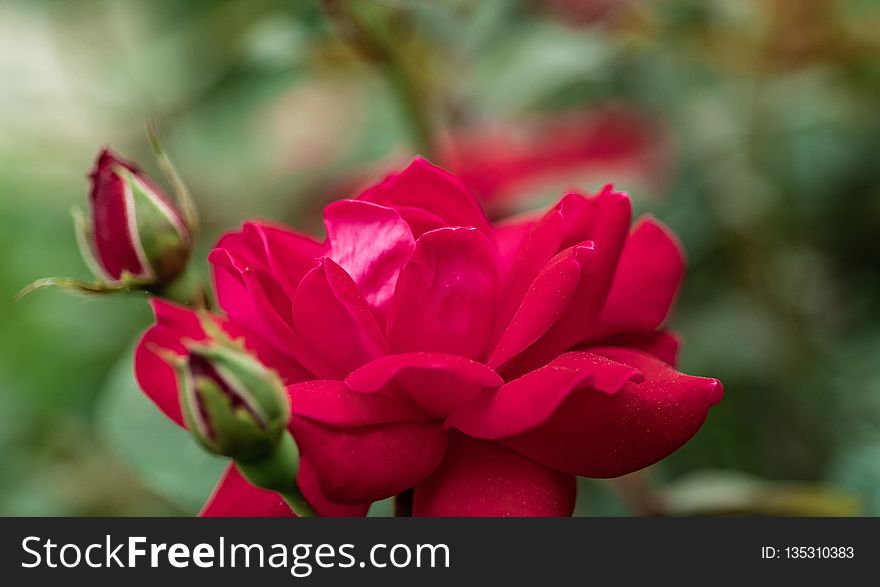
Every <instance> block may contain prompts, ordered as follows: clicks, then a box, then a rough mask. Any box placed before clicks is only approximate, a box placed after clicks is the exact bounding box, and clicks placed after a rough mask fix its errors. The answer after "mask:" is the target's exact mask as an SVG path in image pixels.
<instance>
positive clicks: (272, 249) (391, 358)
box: [136, 159, 722, 516]
mask: <svg viewBox="0 0 880 587" xmlns="http://www.w3.org/2000/svg"><path fill="white" fill-rule="evenodd" d="M630 220H631V206H630V202H629V199H628V198H627V196H626V195H624V194H620V193H616V192H614V191H613V190H611V189H610V188H606V189H604V190H603V191H602V192H601V193H599V194H597V195H595V196H592V197H585V196H581V195H577V194H570V195H568V196H566V197H565V198H563V199H562V200H561V201H560V202H559V203H558V204H557V205H556V206H555V207H553V208H552V209H551V210H549V211H548V212H546V213H545V214H543V215H541V216H537V217H534V218H532V219H529V220H524V221H517V222H512V223H507V224H503V225H498V226H493V225H492V224H490V223H489V221H488V220H487V219H486V216H485V215H484V213H483V211H482V210H481V209H480V207H479V205H478V204H477V202H476V200H475V199H474V198H473V196H472V195H471V194H470V193H469V192H468V191H467V190H466V189H465V188H464V187H463V184H462V183H461V182H459V181H458V180H457V179H456V178H455V177H453V176H452V175H450V174H448V173H446V172H444V171H443V170H441V169H439V168H437V167H434V166H432V165H431V164H429V163H427V162H426V161H424V160H422V159H417V160H416V161H415V162H413V163H412V164H411V165H410V166H409V167H408V168H407V169H406V170H404V171H403V172H401V173H399V174H397V175H393V176H390V177H388V178H387V179H385V180H384V181H383V182H381V183H379V184H378V185H376V186H374V187H372V188H370V189H368V190H366V191H365V192H363V193H362V194H361V195H360V196H359V197H358V198H357V199H355V200H341V201H338V202H335V203H333V204H331V205H329V206H328V207H327V208H326V210H325V225H326V228H327V238H326V240H325V241H324V242H323V243H320V242H318V241H315V240H312V239H310V238H308V237H306V236H302V235H299V234H296V233H294V232H291V231H288V230H286V229H283V228H279V227H274V226H269V225H267V224H262V223H248V224H246V225H245V226H244V228H243V229H242V230H241V231H240V232H236V233H230V234H227V235H226V236H224V237H223V238H222V239H221V240H220V242H219V243H218V245H217V247H216V248H215V250H214V251H213V252H212V253H211V256H210V259H211V262H212V263H213V266H214V276H215V286H216V289H217V296H218V299H219V302H220V305H221V306H222V308H223V309H224V310H225V312H226V315H227V318H226V321H225V322H224V328H226V329H227V330H228V331H230V332H231V333H233V334H235V335H237V336H243V337H244V338H245V340H246V343H247V344H248V346H249V347H250V348H251V350H253V351H254V352H255V353H256V354H257V355H258V356H259V358H260V359H261V360H262V361H263V362H265V363H266V364H267V365H269V366H271V367H274V368H275V369H276V370H277V371H278V372H279V373H280V374H281V376H282V378H283V379H284V380H285V382H286V383H287V384H288V387H287V389H288V392H289V395H290V398H291V406H292V414H293V417H292V419H291V425H290V426H291V432H292V433H293V435H294V437H295V438H296V440H297V443H298V445H299V447H300V451H301V454H302V458H301V464H300V472H299V476H300V479H299V482H300V487H301V489H302V491H303V493H304V494H305V495H306V497H307V498H308V499H309V500H311V501H312V503H313V505H314V506H315V507H316V509H318V511H319V513H321V514H323V515H334V514H349V515H353V514H356V513H362V512H363V511H364V510H365V507H366V504H369V503H370V502H372V501H375V500H379V499H383V498H386V497H390V496H393V495H396V494H399V493H401V492H403V491H406V490H408V489H410V488H414V497H413V499H414V505H413V511H414V514H415V515H428V516H448V515H488V516H503V515H514V516H549V515H570V514H571V512H572V509H573V507H574V499H575V476H576V475H582V476H589V477H610V476H617V475H622V474H625V473H629V472H632V471H635V470H637V469H640V468H642V467H645V466H647V465H650V464H652V463H654V462H656V461H658V460H660V459H662V458H664V457H665V456H667V455H669V454H670V453H672V452H673V451H675V450H676V449H678V448H679V447H680V446H681V445H683V444H684V443H685V442H686V441H687V440H688V439H689V438H690V437H691V436H693V434H694V433H695V432H696V431H697V430H698V429H699V428H700V426H701V425H702V423H703V421H704V419H705V418H706V414H707V411H708V409H709V407H710V406H712V405H713V404H715V403H716V402H717V401H718V400H719V399H720V398H721V394H722V388H721V385H720V383H719V382H718V381H717V380H715V379H704V378H699V377H691V376H688V375H683V374H681V373H678V372H677V371H675V369H674V368H673V366H672V365H673V364H674V362H675V354H676V350H677V342H676V340H675V339H674V338H673V337H672V336H671V335H669V334H667V333H666V332H664V331H662V330H660V327H661V326H662V323H663V321H664V320H665V318H666V316H667V314H668V312H669V309H670V306H671V304H672V302H673V299H674V297H675V294H676V291H677V289H678V284H679V281H680V280H681V277H682V273H683V268H684V263H683V258H682V253H681V249H680V247H679V245H678V244H677V243H676V241H675V240H674V238H673V237H672V236H671V235H670V234H669V233H668V232H667V230H666V229H665V228H664V227H663V226H662V225H660V224H659V223H658V222H656V221H655V220H653V219H651V218H644V219H642V220H640V221H638V222H637V223H636V225H635V227H633V228H632V229H631V228H630ZM155 309H156V315H157V324H156V325H155V326H153V327H152V328H151V329H150V330H149V331H148V332H147V333H146V334H145V336H144V339H143V341H142V343H141V345H140V347H139V349H138V352H137V357H136V370H137V376H138V380H139V382H140V384H141V386H142V387H143V389H144V390H145V391H146V392H147V394H148V395H149V396H150V397H151V398H152V399H153V401H154V402H156V404H157V405H158V406H159V407H160V408H161V409H162V410H163V411H164V412H165V413H166V414H168V415H169V416H170V417H171V418H173V419H174V420H176V421H177V422H178V423H180V422H181V418H180V407H179V405H178V400H177V397H178V393H177V389H176V384H175V378H174V373H173V371H172V369H171V368H170V367H168V366H167V365H166V364H165V363H164V361H163V360H162V359H161V358H160V357H159V356H158V355H157V354H156V353H155V349H156V347H157V346H159V347H164V348H167V349H170V350H172V351H174V352H178V353H183V352H184V350H183V346H182V344H181V342H180V341H181V339H183V338H190V339H198V338H200V337H202V338H203V337H204V333H203V332H202V331H201V329H200V327H199V323H198V319H197V318H195V317H194V316H193V315H192V314H191V313H189V311H187V310H184V309H182V308H177V307H173V306H170V305H168V304H167V303H164V302H157V303H156V304H155ZM338 504H349V505H348V506H341V505H338ZM286 512H287V510H286V506H283V504H281V503H280V499H279V498H277V497H275V496H274V495H273V494H271V493H268V492H263V491H260V490H257V489H254V488H251V487H250V486H248V485H247V483H246V482H244V481H243V480H242V479H241V478H240V477H238V476H237V475H236V474H235V473H234V471H232V472H230V474H229V475H228V476H227V477H226V479H225V480H224V481H223V482H222V483H221V485H220V486H219V487H218V490H217V492H216V493H215V495H214V497H213V499H212V501H211V502H210V503H209V505H208V507H207V509H206V511H205V513H208V514H227V515H229V514H242V515H248V514H254V515H273V514H281V513H286Z"/></svg>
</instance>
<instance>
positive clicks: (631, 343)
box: [597, 330, 681, 367]
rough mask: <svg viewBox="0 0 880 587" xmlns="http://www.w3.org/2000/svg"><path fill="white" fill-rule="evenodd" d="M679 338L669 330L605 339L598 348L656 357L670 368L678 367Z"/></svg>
mask: <svg viewBox="0 0 880 587" xmlns="http://www.w3.org/2000/svg"><path fill="white" fill-rule="evenodd" d="M680 344H681V343H680V342H679V340H678V337H677V336H676V335H675V334H674V333H672V332H669V331H668V330H661V331H659V332H650V333H647V334H624V335H621V336H614V337H611V338H607V339H604V340H603V341H602V342H601V343H598V344H597V346H603V347H604V346H619V347H626V348H630V349H635V350H637V351H642V352H643V353H648V354H649V355H654V356H655V357H657V358H658V359H660V360H661V361H663V362H664V363H666V364H667V365H669V366H670V367H675V366H676V365H678V348H679V346H680Z"/></svg>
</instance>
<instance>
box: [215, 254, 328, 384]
mask: <svg viewBox="0 0 880 587" xmlns="http://www.w3.org/2000/svg"><path fill="white" fill-rule="evenodd" d="M208 260H209V261H211V263H212V265H213V267H214V284H215V289H216V291H217V300H218V302H219V303H220V307H222V308H223V309H224V310H225V311H226V314H227V315H228V316H229V319H230V321H231V322H233V323H234V324H237V325H242V326H243V328H245V329H247V331H248V332H254V333H256V334H257V335H258V336H259V337H261V338H262V339H263V340H266V341H267V342H268V343H270V344H272V345H273V346H274V347H275V348H276V349H277V351H278V352H280V353H283V354H285V355H288V356H290V357H292V360H294V361H295V362H296V363H298V364H300V365H302V366H303V367H304V368H306V369H308V371H309V372H311V373H313V374H314V375H315V376H317V377H333V376H334V375H335V370H334V369H332V368H331V367H330V366H329V365H327V363H326V362H325V361H324V360H323V359H322V358H321V356H320V355H319V354H318V353H317V352H315V350H314V349H313V348H312V347H311V346H310V345H308V344H306V343H305V341H303V339H302V337H301V336H300V335H299V334H297V333H296V331H294V329H293V327H292V325H291V322H290V321H291V320H292V316H291V303H290V300H289V299H288V298H287V297H286V294H284V292H283V290H282V289H281V287H280V286H279V285H277V284H273V283H272V282H271V279H270V278H269V277H268V276H267V275H266V274H265V273H264V272H262V271H260V270H258V269H253V268H252V267H250V266H248V265H245V264H243V262H242V261H241V260H240V259H237V258H236V257H234V255H233V254H232V253H230V251H229V250H227V249H214V250H213V251H211V253H210V255H208ZM316 264H317V261H316Z"/></svg>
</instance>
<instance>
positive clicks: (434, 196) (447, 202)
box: [358, 157, 492, 236]
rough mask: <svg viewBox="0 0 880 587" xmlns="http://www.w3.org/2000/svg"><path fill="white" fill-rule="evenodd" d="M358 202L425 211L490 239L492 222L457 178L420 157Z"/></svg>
mask: <svg viewBox="0 0 880 587" xmlns="http://www.w3.org/2000/svg"><path fill="white" fill-rule="evenodd" d="M358 199H359V200H364V201H367V202H374V203H376V204H382V205H384V206H406V207H412V208H422V209H424V210H426V211H428V212H430V213H431V214H433V215H435V216H437V217H439V218H442V219H443V220H444V221H445V224H446V225H447V226H472V227H474V228H476V229H477V230H479V231H481V232H482V233H484V234H485V235H487V236H491V231H492V228H491V226H490V225H489V220H488V219H487V218H486V214H485V212H483V209H482V208H481V207H480V204H479V203H478V202H477V200H476V198H474V196H473V194H472V193H471V192H470V191H469V190H468V189H467V188H466V187H465V186H464V184H463V183H461V181H460V180H459V179H458V178H457V177H455V176H454V175H452V174H450V173H449V172H447V171H445V170H443V169H441V168H439V167H437V166H435V165H432V164H431V163H429V162H428V161H426V160H425V159H423V158H421V157H416V158H415V159H414V160H413V162H412V163H410V165H409V167H407V168H406V169H404V170H403V171H401V172H400V173H397V174H394V175H389V176H388V177H387V178H385V180H384V181H382V182H380V183H379V184H377V185H375V186H373V187H372V188H369V189H368V190H366V191H364V192H363V193H362V194H361V195H360V196H358Z"/></svg>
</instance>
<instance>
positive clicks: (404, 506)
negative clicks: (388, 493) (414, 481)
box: [394, 489, 413, 518]
mask: <svg viewBox="0 0 880 587" xmlns="http://www.w3.org/2000/svg"><path fill="white" fill-rule="evenodd" d="M412 515H413V490H412V489H407V490H406V491H404V492H403V493H400V494H398V495H397V496H395V498H394V517H395V518H411V517H412Z"/></svg>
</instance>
